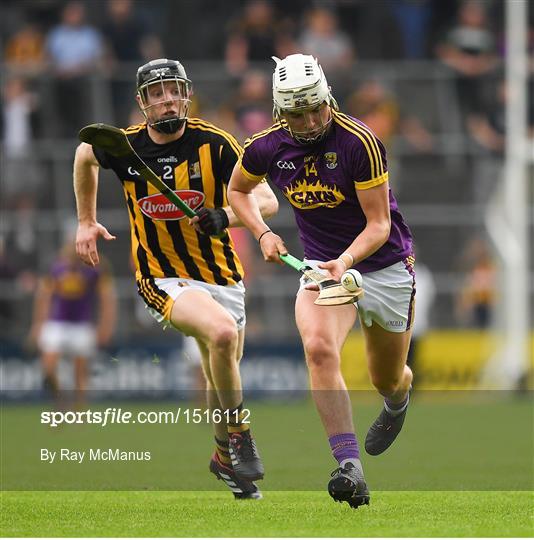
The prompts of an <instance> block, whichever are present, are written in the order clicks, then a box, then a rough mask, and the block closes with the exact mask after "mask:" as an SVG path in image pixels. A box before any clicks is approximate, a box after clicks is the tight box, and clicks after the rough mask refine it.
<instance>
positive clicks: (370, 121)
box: [346, 80, 433, 152]
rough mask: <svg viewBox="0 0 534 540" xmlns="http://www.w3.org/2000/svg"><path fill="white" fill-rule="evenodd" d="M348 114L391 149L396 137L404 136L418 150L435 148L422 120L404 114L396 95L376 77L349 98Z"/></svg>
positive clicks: (347, 104)
mask: <svg viewBox="0 0 534 540" xmlns="http://www.w3.org/2000/svg"><path fill="white" fill-rule="evenodd" d="M346 110H347V113H348V114H350V115H351V116H354V117H355V118H358V119H359V120H361V121H362V122H363V123H364V124H366V125H367V126H369V127H370V128H371V130H372V131H373V132H374V133H375V134H376V136H377V137H378V138H379V139H380V140H381V141H382V142H383V143H384V144H385V146H386V147H387V148H388V151H389V150H390V147H391V146H392V143H393V138H394V137H395V136H396V135H402V136H403V137H405V139H406V140H407V141H408V143H409V144H410V145H411V146H412V147H413V148H414V149H415V150H417V151H419V152H428V151H430V150H431V149H432V146H433V143H432V136H431V134H430V133H429V132H428V131H427V129H426V128H425V127H424V126H423V125H422V124H421V122H420V121H419V120H418V119H417V118H415V117H412V116H409V117H408V116H403V115H402V112H401V109H400V105H399V103H398V101H397V99H396V98H395V97H394V95H393V94H392V93H391V92H389V91H388V90H387V89H386V87H385V86H384V85H383V84H381V83H380V82H379V81H377V80H369V81H365V82H364V83H363V84H362V85H360V86H359V88H358V89H357V90H355V91H354V92H353V93H352V94H350V96H349V97H348V99H347V102H346Z"/></svg>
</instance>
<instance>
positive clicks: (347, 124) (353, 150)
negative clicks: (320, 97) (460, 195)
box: [241, 111, 412, 273]
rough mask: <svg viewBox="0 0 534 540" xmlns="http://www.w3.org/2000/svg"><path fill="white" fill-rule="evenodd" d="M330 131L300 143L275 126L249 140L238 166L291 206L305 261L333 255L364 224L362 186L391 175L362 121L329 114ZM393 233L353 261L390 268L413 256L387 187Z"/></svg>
mask: <svg viewBox="0 0 534 540" xmlns="http://www.w3.org/2000/svg"><path fill="white" fill-rule="evenodd" d="M332 115H333V121H332V125H331V127H330V130H329V132H328V134H327V136H326V137H325V138H324V139H323V140H321V141H320V142H318V143H316V144H313V145H302V144H299V143H298V142H296V141H295V140H294V139H293V138H292V137H291V135H290V134H289V133H288V132H287V131H286V130H285V129H284V128H283V127H282V126H281V124H280V123H276V124H275V125H274V126H272V127H271V128H269V129H266V130H264V131H262V132H260V133H257V134H256V135H253V136H252V137H250V138H249V139H248V140H247V141H246V142H245V151H244V154H243V157H242V159H241V171H242V172H243V174H244V175H245V177H246V178H248V179H249V180H252V181H256V182H257V181H260V180H261V179H262V178H263V177H264V176H267V177H268V178H269V179H270V180H271V182H272V183H273V184H275V185H276V186H277V187H278V188H279V189H280V191H281V192H282V193H283V194H284V196H285V197H286V199H287V200H288V201H289V202H290V203H291V206H292V207H293V211H294V213H295V218H296V222H297V227H298V230H299V235H300V239H301V242H302V244H303V246H304V257H305V258H306V259H312V260H321V261H327V260H330V259H336V258H337V257H339V255H341V253H343V252H344V251H345V250H346V249H347V248H348V246H349V245H350V244H352V242H353V241H354V239H355V238H356V236H358V235H359V234H360V233H361V232H362V231H363V229H364V228H365V225H366V218H365V214H364V213H363V210H362V208H361V206H360V203H359V202H358V196H357V191H358V190H363V189H369V188H372V187H374V186H378V185H380V184H382V183H384V182H387V180H388V171H387V162H386V151H385V149H384V146H383V145H382V143H381V142H380V141H379V140H378V139H377V138H376V137H375V135H374V134H373V133H372V132H371V130H370V129H369V128H368V127H367V126H366V125H365V124H363V123H362V122H360V121H358V120H356V119H354V118H352V117H350V116H347V115H345V114H343V113H340V112H336V111H332ZM389 205H390V211H391V232H390V235H389V238H388V240H387V242H386V243H385V244H384V245H383V246H382V247H381V248H380V249H378V251H376V252H375V253H373V254H372V255H370V256H369V257H367V258H366V259H365V260H363V261H361V262H359V263H358V264H356V265H355V268H357V269H358V270H359V271H360V272H362V273H363V272H373V271H375V270H380V269H382V268H386V267H387V266H390V265H392V264H394V263H396V262H398V261H401V260H403V259H405V258H406V257H408V256H409V255H410V254H411V253H412V235H411V233H410V229H409V228H408V226H407V225H406V223H405V222H404V220H403V218H402V215H401V213H400V212H399V209H398V206H397V201H396V200H395V198H394V197H393V194H392V193H391V190H389Z"/></svg>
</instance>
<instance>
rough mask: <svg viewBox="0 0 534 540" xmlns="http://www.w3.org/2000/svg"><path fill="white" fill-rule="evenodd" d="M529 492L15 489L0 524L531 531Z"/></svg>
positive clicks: (21, 529)
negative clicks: (359, 504) (257, 493)
mask: <svg viewBox="0 0 534 540" xmlns="http://www.w3.org/2000/svg"><path fill="white" fill-rule="evenodd" d="M533 502H534V501H533V497H532V493H531V492H506V493H504V492H417V491H416V492H414V491H412V492H374V493H372V500H371V505H370V506H366V507H363V508H359V509H358V510H352V509H350V508H349V507H348V505H346V504H343V505H340V504H336V503H334V502H333V501H332V500H331V499H330V497H329V496H328V494H327V493H326V491H324V492H314V491H306V492H282V491H273V492H267V493H266V494H265V498H264V499H263V500H262V501H234V500H233V498H232V496H231V494H230V493H223V492H212V491H206V492H200V493H194V492H161V491H160V492H123V491H121V492H57V491H52V492H8V493H3V494H2V507H3V510H2V513H1V531H2V535H3V536H16V537H25V536H33V537H42V536H46V537H57V536H63V537H77V536H89V537H91V536H100V537H102V536H103V537H127V536H131V537H184V536H185V537H200V536H224V537H269V536H281V537H298V536H307V537H360V536H364V537H392V536H393V537H394V536H397V537H421V536H429V537H440V536H458V537H462V536H470V537H479V536H484V537H510V536H512V537H529V536H532V534H533V533H534V524H533V513H532V509H533Z"/></svg>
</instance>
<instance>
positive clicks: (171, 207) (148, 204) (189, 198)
mask: <svg viewBox="0 0 534 540" xmlns="http://www.w3.org/2000/svg"><path fill="white" fill-rule="evenodd" d="M174 193H176V195H178V197H180V199H182V201H184V202H185V203H186V204H187V206H189V207H190V208H192V209H193V210H195V209H196V208H198V207H199V206H200V205H201V204H202V203H203V202H204V199H205V195H204V193H201V192H200V191H195V190H193V189H181V190H176V191H175V192H174ZM137 204H138V205H139V208H141V212H143V214H145V216H148V217H149V218H151V219H161V220H166V221H172V220H176V219H182V218H184V217H185V214H184V213H183V212H182V211H181V210H180V209H179V208H178V207H177V206H176V205H175V204H174V203H172V202H171V201H169V199H167V197H165V195H162V194H161V193H156V194H155V195H149V196H148V197H143V198H142V199H139V200H138V201H137Z"/></svg>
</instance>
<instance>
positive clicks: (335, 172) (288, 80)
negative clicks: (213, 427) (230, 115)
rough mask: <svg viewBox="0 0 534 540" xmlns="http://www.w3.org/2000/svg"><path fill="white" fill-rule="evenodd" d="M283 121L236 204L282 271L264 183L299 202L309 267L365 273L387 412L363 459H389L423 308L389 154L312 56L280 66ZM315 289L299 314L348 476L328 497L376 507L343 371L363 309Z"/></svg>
mask: <svg viewBox="0 0 534 540" xmlns="http://www.w3.org/2000/svg"><path fill="white" fill-rule="evenodd" d="M275 61H276V68H275V72H274V76H273V99H274V116H275V119H276V120H277V122H276V123H275V124H274V125H273V126H272V127H271V128H269V129H266V130H264V131H262V132H260V133H257V134H255V135H253V136H252V137H250V138H249V139H248V140H247V141H246V142H245V150H244V154H243V156H242V158H241V160H240V162H238V163H237V164H236V166H235V168H234V172H233V174H232V178H231V181H230V187H229V201H230V204H231V205H232V208H233V210H234V212H235V213H236V215H238V216H239V218H240V219H241V221H242V222H243V223H245V224H246V225H247V227H248V228H249V229H250V230H251V231H252V233H253V234H254V235H255V237H256V239H258V241H259V244H260V248H261V250H262V253H263V256H264V258H265V260H266V261H268V262H277V263H280V264H281V260H280V257H279V256H280V255H281V254H285V253H286V252H287V250H286V248H285V246H284V242H283V240H282V239H281V238H280V236H278V235H277V234H276V233H275V232H273V231H271V230H270V229H269V227H268V226H267V225H266V224H265V222H264V221H263V219H262V218H261V215H260V213H259V212H258V209H257V207H256V204H255V202H254V200H253V198H252V197H251V196H250V192H251V190H252V189H253V188H254V186H255V185H256V184H257V182H260V181H261V180H262V179H263V178H264V177H267V178H269V179H270V181H271V183H273V184H275V185H276V186H277V187H278V188H279V189H280V191H281V192H282V193H283V194H284V196H285V197H286V198H287V200H288V201H289V202H290V203H291V205H292V207H293V211H294V213H295V219H296V222H297V227H298V231H299V235H300V239H301V242H302V244H303V247H304V256H305V260H306V261H307V262H308V264H309V265H310V266H312V267H314V268H318V269H321V270H322V271H323V272H324V273H326V274H328V275H329V276H331V277H332V278H333V279H335V280H338V281H339V279H340V278H341V276H342V274H343V273H344V272H345V271H346V270H347V269H349V268H355V269H356V270H358V271H360V272H361V273H362V274H363V289H364V291H365V294H364V296H363V298H362V299H361V300H360V301H359V302H358V304H357V305H356V307H357V309H358V314H359V317H360V320H361V323H362V325H361V326H362V329H363V333H364V336H365V342H366V351H367V362H368V369H369V375H370V378H371V381H372V383H373V385H374V386H375V388H376V389H377V390H378V392H380V394H382V395H383V396H384V408H383V410H382V412H381V413H380V415H379V417H378V418H377V419H376V421H375V422H374V424H373V425H372V426H371V428H370V429H369V432H368V434H367V437H366V440H365V449H366V451H367V452H368V453H369V454H371V455H378V454H381V453H382V452H384V451H385V450H386V449H387V448H388V447H389V446H390V445H391V443H392V442H393V441H394V440H395V438H396V437H397V435H398V434H399V432H400V430H401V427H402V424H403V422H404V418H405V415H406V409H407V406H408V401H409V391H410V386H411V382H412V372H411V370H410V368H409V367H408V366H407V365H406V356H407V352H408V348H409V344H410V335H411V322H412V318H413V305H414V298H415V279H414V272H413V262H414V258H413V254H412V238H411V233H410V230H409V229H408V227H407V225H406V223H405V222H404V220H403V218H402V215H401V214H400V212H399V209H398V206H397V202H396V201H395V198H394V197H393V194H392V193H391V190H390V189H389V185H388V171H387V163H386V152H385V149H384V146H383V145H382V143H381V142H380V141H379V140H378V139H377V138H376V137H375V135H374V134H373V133H372V132H371V130H370V129H369V128H368V127H367V126H365V125H364V124H363V123H362V122H360V121H358V120H357V119H355V118H352V117H350V116H347V115H345V114H343V113H341V112H339V110H338V107H337V103H336V102H335V100H334V98H333V97H332V95H331V93H330V87H329V86H328V83H327V81H326V78H325V76H324V73H323V71H322V69H321V67H320V66H319V64H318V63H317V61H316V60H315V58H313V57H312V56H308V55H302V54H294V55H290V56H288V57H287V58H285V59H283V60H280V59H278V58H275ZM317 294H318V293H317V290H316V289H315V290H313V287H312V286H311V285H310V284H309V283H306V281H305V280H301V286H300V289H299V292H298V294H297V298H296V305H295V316H296V322H297V326H298V329H299V332H300V335H301V338H302V343H303V346H304V351H305V355H306V361H307V364H308V368H309V372H310V380H311V388H312V391H313V397H314V400H315V403H316V406H317V409H318V411H319V415H320V416H321V420H322V422H323V425H324V427H325V430H326V432H327V435H328V438H329V442H330V447H331V450H332V454H333V456H334V458H335V459H336V460H337V461H338V464H339V467H338V468H337V469H336V470H335V471H334V472H333V473H332V478H331V480H330V482H329V485H328V491H329V493H330V495H331V496H332V497H333V498H334V499H335V500H338V501H347V502H348V503H349V504H350V506H352V507H354V508H357V507H358V506H360V505H362V504H368V502H369V491H368V489H367V486H366V483H365V479H364V475H363V469H362V464H361V461H360V453H359V447H358V442H357V440H356V437H355V434H354V426H353V421H352V409H351V402H350V398H349V395H348V392H347V389H346V385H345V381H344V379H343V376H342V373H341V369H340V356H341V349H342V347H343V344H344V342H345V339H346V338H347V335H348V333H349V331H350V329H351V328H352V326H353V325H354V322H355V320H356V310H355V309H354V306H353V305H342V306H336V307H325V306H317V305H315V304H314V300H315V299H316V298H317Z"/></svg>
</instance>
